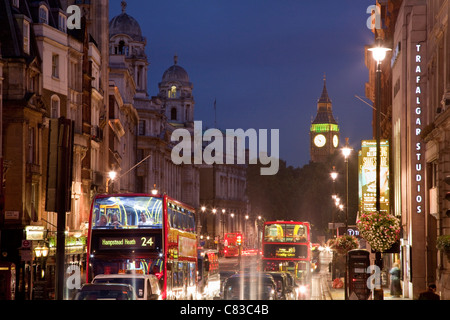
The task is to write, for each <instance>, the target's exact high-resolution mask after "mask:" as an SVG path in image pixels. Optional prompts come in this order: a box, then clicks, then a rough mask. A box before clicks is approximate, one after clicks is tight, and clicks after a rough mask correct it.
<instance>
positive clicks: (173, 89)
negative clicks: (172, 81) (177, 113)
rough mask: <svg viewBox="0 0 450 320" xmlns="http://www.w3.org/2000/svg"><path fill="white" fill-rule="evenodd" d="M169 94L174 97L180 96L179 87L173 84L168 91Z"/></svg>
mask: <svg viewBox="0 0 450 320" xmlns="http://www.w3.org/2000/svg"><path fill="white" fill-rule="evenodd" d="M167 96H168V97H169V98H172V99H174V98H179V96H180V90H178V89H177V86H175V85H173V86H171V87H170V90H169V91H168V92H167Z"/></svg>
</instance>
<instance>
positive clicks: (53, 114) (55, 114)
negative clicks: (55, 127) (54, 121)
mask: <svg viewBox="0 0 450 320" xmlns="http://www.w3.org/2000/svg"><path fill="white" fill-rule="evenodd" d="M59 101H60V100H59V97H58V96H56V95H55V96H52V100H51V110H50V118H59Z"/></svg>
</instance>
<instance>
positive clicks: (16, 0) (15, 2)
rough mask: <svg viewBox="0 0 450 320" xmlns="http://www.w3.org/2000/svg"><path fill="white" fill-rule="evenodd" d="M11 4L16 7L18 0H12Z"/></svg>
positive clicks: (17, 6)
mask: <svg viewBox="0 0 450 320" xmlns="http://www.w3.org/2000/svg"><path fill="white" fill-rule="evenodd" d="M12 5H13V6H14V7H16V8H19V0H12Z"/></svg>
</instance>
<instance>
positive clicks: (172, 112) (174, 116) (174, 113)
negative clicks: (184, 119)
mask: <svg viewBox="0 0 450 320" xmlns="http://www.w3.org/2000/svg"><path fill="white" fill-rule="evenodd" d="M170 120H177V108H172V109H171V110H170Z"/></svg>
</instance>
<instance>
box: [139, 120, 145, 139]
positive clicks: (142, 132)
mask: <svg viewBox="0 0 450 320" xmlns="http://www.w3.org/2000/svg"><path fill="white" fill-rule="evenodd" d="M139 135H140V136H145V120H139Z"/></svg>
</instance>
